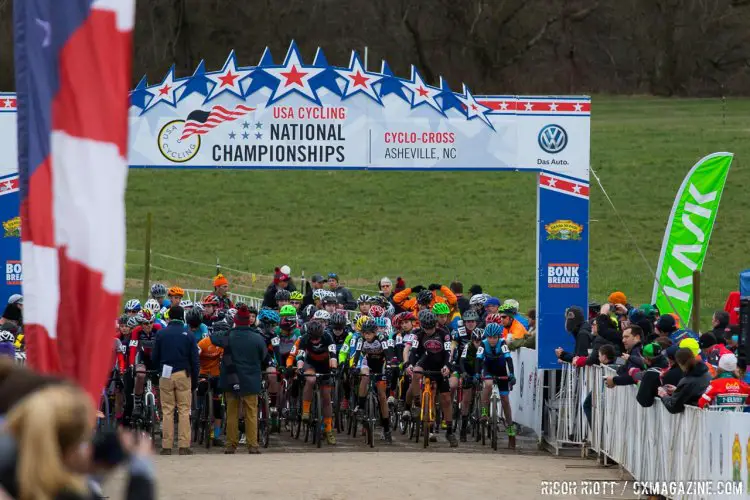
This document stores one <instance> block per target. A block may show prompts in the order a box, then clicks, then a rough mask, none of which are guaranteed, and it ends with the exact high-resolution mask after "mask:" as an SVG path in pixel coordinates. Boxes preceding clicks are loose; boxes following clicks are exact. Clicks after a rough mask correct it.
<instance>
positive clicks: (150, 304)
mask: <svg viewBox="0 0 750 500" xmlns="http://www.w3.org/2000/svg"><path fill="white" fill-rule="evenodd" d="M143 308H144V309H148V310H149V311H151V313H152V314H156V313H158V312H159V311H160V310H161V305H159V301H158V300H156V299H148V300H147V301H146V303H145V304H144V305H143Z"/></svg>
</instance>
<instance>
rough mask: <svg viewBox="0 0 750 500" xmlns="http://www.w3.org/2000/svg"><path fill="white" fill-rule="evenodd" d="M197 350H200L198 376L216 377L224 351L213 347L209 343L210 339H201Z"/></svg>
mask: <svg viewBox="0 0 750 500" xmlns="http://www.w3.org/2000/svg"><path fill="white" fill-rule="evenodd" d="M198 348H199V349H200V356H199V359H200V365H201V370H200V374H201V375H208V376H209V377H218V376H219V372H220V367H221V357H222V356H223V355H224V349H222V348H221V347H217V346H215V345H214V344H213V343H212V342H211V337H204V338H202V339H201V340H200V342H198Z"/></svg>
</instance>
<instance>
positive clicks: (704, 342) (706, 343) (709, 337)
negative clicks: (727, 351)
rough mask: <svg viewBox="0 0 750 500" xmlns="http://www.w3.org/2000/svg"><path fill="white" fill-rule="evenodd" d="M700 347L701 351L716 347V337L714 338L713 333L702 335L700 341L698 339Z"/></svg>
mask: <svg viewBox="0 0 750 500" xmlns="http://www.w3.org/2000/svg"><path fill="white" fill-rule="evenodd" d="M698 345H699V346H700V348H701V349H708V348H709V347H713V346H715V345H716V337H714V334H713V333H704V334H703V335H701V337H700V339H698Z"/></svg>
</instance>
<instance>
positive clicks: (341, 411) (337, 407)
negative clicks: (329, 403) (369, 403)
mask: <svg viewBox="0 0 750 500" xmlns="http://www.w3.org/2000/svg"><path fill="white" fill-rule="evenodd" d="M346 384H347V376H346V373H345V372H344V371H341V372H340V373H339V375H338V376H337V377H336V381H335V383H334V388H333V420H334V426H335V427H336V432H337V433H341V432H343V431H344V429H348V428H349V425H348V424H349V421H350V419H351V415H350V412H351V409H350V408H351V407H349V408H342V406H343V405H342V403H343V402H344V401H345V400H346Z"/></svg>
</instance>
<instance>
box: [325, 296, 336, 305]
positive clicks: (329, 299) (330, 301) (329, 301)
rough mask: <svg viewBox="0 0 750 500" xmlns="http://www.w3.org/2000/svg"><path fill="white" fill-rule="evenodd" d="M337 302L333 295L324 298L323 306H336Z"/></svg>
mask: <svg viewBox="0 0 750 500" xmlns="http://www.w3.org/2000/svg"><path fill="white" fill-rule="evenodd" d="M337 302H338V301H337V300H336V296H335V295H333V294H331V295H326V296H325V297H323V305H326V304H336V303H337Z"/></svg>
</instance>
